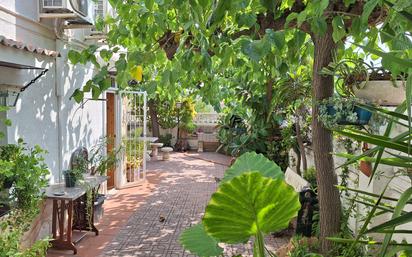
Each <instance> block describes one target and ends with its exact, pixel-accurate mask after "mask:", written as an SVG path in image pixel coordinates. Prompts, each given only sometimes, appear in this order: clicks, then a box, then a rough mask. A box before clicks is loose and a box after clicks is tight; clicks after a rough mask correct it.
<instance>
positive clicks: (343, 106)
mask: <svg viewBox="0 0 412 257" xmlns="http://www.w3.org/2000/svg"><path fill="white" fill-rule="evenodd" d="M359 103H360V101H359V100H358V99H355V98H353V97H350V98H342V97H338V96H334V97H331V98H328V99H325V100H323V101H322V102H321V104H320V105H319V116H318V119H319V120H320V121H321V122H322V123H323V124H324V125H325V127H327V128H334V127H336V126H337V125H366V124H368V123H369V120H370V118H371V117H372V112H370V111H368V110H367V109H365V108H363V107H360V106H359V105H358V104H359Z"/></svg>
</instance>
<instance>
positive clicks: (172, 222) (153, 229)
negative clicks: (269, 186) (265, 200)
mask: <svg viewBox="0 0 412 257" xmlns="http://www.w3.org/2000/svg"><path fill="white" fill-rule="evenodd" d="M229 163H230V157H227V156H224V155H220V154H216V153H186V154H183V153H174V154H172V156H171V159H170V160H169V161H150V162H148V172H147V183H145V184H143V185H141V186H139V187H134V188H129V189H124V190H119V191H117V192H116V194H115V195H113V196H110V197H109V198H108V199H107V200H106V202H105V204H104V208H105V211H104V217H103V219H102V220H101V222H100V224H98V226H97V227H98V229H99V230H100V234H99V236H94V235H93V234H90V235H88V236H87V237H86V238H84V239H83V240H82V241H81V242H80V243H79V244H78V249H79V251H78V254H77V255H76V256H79V257H97V256H101V257H120V256H121V257H129V256H130V257H132V256H137V257H152V256H153V257H155V256H159V257H181V256H193V255H190V254H189V253H187V252H185V251H184V250H183V249H182V248H181V246H180V244H179V242H178V238H179V236H180V233H181V232H182V231H183V230H184V229H185V228H187V227H189V226H191V225H193V224H196V223H198V222H199V220H200V219H201V216H202V215H203V211H204V208H205V206H206V204H207V202H208V200H209V198H210V195H211V194H212V193H213V192H214V191H215V190H216V187H217V184H216V180H215V177H219V178H220V177H222V176H223V173H224V170H225V169H226V168H227V165H228V164H229ZM163 219H164V221H162V220H163ZM267 241H268V244H269V245H270V248H272V249H274V248H278V247H279V246H281V245H282V244H284V243H286V242H287V241H288V239H287V238H272V237H268V239H267ZM235 253H237V254H239V253H241V254H243V256H244V257H247V256H251V243H249V244H247V245H246V246H242V245H241V246H236V247H225V256H232V254H235ZM60 256H61V257H67V256H75V255H72V253H71V252H64V251H58V250H50V251H49V254H48V255H47V257H60Z"/></svg>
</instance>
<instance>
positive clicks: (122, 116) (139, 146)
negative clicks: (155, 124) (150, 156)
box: [116, 91, 147, 188]
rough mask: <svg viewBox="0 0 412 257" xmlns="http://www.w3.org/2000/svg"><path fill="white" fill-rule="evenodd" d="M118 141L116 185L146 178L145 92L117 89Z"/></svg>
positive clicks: (120, 185)
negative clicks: (119, 157)
mask: <svg viewBox="0 0 412 257" xmlns="http://www.w3.org/2000/svg"><path fill="white" fill-rule="evenodd" d="M118 99H119V100H118V101H117V103H118V104H117V114H118V115H117V122H116V123H117V124H116V130H117V133H116V134H117V135H119V136H118V137H117V145H118V146H120V147H121V148H122V157H121V160H120V165H119V169H120V170H119V171H118V172H117V174H118V175H117V176H116V177H117V182H116V185H117V187H119V188H124V187H129V186H134V185H136V184H138V183H141V182H142V181H144V180H145V179H146V155H147V151H146V149H147V142H146V140H145V139H146V138H147V137H146V134H147V133H146V132H147V93H146V92H138V91H119V98H118Z"/></svg>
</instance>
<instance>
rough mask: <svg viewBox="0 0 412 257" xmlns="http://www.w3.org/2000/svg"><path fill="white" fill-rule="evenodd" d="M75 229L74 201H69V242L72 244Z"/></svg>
mask: <svg viewBox="0 0 412 257" xmlns="http://www.w3.org/2000/svg"><path fill="white" fill-rule="evenodd" d="M72 227H73V201H69V206H68V210H67V242H72V232H73V230H72Z"/></svg>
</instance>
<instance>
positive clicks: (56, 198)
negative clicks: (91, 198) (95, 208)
mask: <svg viewBox="0 0 412 257" xmlns="http://www.w3.org/2000/svg"><path fill="white" fill-rule="evenodd" d="M107 179H108V177H106V176H90V177H86V178H85V182H86V183H87V184H88V186H89V187H91V188H95V187H97V186H99V185H100V184H102V183H103V182H105V181H106V180H107ZM85 194H86V188H85V187H82V186H76V187H65V185H64V184H55V185H51V186H49V187H48V188H47V189H46V193H45V195H46V197H47V198H48V199H51V200H53V213H52V215H53V216H52V234H53V240H52V241H51V245H52V247H54V248H57V249H62V250H72V251H73V253H74V254H77V248H76V246H75V244H76V243H77V242H79V241H80V240H81V239H82V238H83V237H84V236H85V235H86V233H87V232H86V231H85V232H83V233H80V234H78V235H76V236H73V207H74V202H75V201H76V200H78V199H80V198H81V197H82V196H84V195H85ZM66 214H67V219H66ZM91 215H92V214H91ZM90 229H91V230H92V231H94V232H95V233H96V235H98V230H97V228H96V227H95V226H94V224H93V226H92V228H90Z"/></svg>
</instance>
